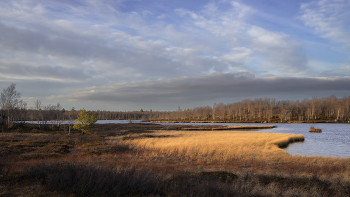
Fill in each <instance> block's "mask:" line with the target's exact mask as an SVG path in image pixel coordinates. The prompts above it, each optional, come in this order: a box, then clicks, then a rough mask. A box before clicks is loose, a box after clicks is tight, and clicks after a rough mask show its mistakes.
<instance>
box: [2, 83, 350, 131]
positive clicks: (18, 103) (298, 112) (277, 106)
mask: <svg viewBox="0 0 350 197" xmlns="http://www.w3.org/2000/svg"><path fill="white" fill-rule="evenodd" d="M15 88H16V85H15V84H11V85H10V86H9V87H8V88H6V89H4V90H3V92H2V93H1V99H0V124H2V125H4V124H6V125H8V127H11V125H12V124H13V123H14V122H17V123H21V122H24V121H36V122H37V123H38V124H39V126H40V125H46V124H47V123H48V121H50V123H51V124H57V125H59V124H61V122H62V121H64V120H66V121H73V120H75V119H77V116H78V114H79V111H77V110H75V109H74V108H72V109H70V110H66V109H64V108H63V107H62V106H61V105H60V103H57V104H55V105H51V104H49V105H46V106H44V105H42V102H41V100H36V101H35V102H34V107H32V108H31V109H27V103H25V102H24V101H23V100H21V99H20V97H21V94H20V93H19V92H18V91H16V89H15ZM90 113H91V114H93V115H95V116H96V117H97V119H99V120H128V119H129V120H135V119H136V120H171V121H222V122H349V120H350V97H349V96H348V97H343V98H337V97H336V96H333V95H332V96H330V97H322V98H318V97H313V98H312V99H304V100H301V101H300V100H296V101H290V100H276V99H274V98H258V99H253V100H251V99H246V100H243V101H240V102H234V103H227V104H225V103H218V104H216V103H215V104H214V105H213V106H201V107H196V108H193V109H185V110H182V109H180V107H179V109H178V110H176V111H152V110H149V111H146V110H143V109H141V110H139V111H128V112H126V111H124V112H123V111H102V110H97V111H90Z"/></svg>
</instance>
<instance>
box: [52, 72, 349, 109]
mask: <svg viewBox="0 0 350 197" xmlns="http://www.w3.org/2000/svg"><path fill="white" fill-rule="evenodd" d="M349 82H350V78H348V77H342V78H294V77H289V78H280V77H272V78H256V77H255V76H254V75H253V74H251V73H247V72H237V73H228V74H223V73H214V74H211V75H206V76H197V77H181V78H175V79H168V80H166V79H160V80H155V81H144V82H140V83H137V82H129V83H117V84H115V85H112V86H100V87H96V86H95V87H90V88H84V89H77V90H75V91H74V92H73V93H72V94H69V95H57V96H55V95H52V96H51V97H50V99H61V100H70V101H75V100H79V101H91V102H94V101H96V102H98V101H103V102H107V103H129V104H130V103H134V104H138V103H148V104H154V103H157V104H174V103H186V102H190V103H191V102H202V101H212V100H215V99H224V98H226V99H227V98H229V99H232V100H234V99H235V98H242V97H261V95H266V96H268V97H274V96H280V95H284V96H292V97H293V98H295V96H296V95H302V97H303V98H304V97H305V95H308V96H314V95H320V93H322V94H326V95H327V96H329V95H331V94H335V93H336V94H346V93H348V92H349V91H350V87H349V86H348V85H347V84H349Z"/></svg>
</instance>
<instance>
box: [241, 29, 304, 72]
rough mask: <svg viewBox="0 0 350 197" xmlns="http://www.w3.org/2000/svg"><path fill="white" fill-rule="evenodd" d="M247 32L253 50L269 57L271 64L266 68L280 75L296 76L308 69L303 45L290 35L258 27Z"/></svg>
mask: <svg viewBox="0 0 350 197" xmlns="http://www.w3.org/2000/svg"><path fill="white" fill-rule="evenodd" d="M247 32H248V34H249V36H250V38H251V39H252V41H251V44H252V47H253V49H254V50H255V51H258V52H261V53H263V54H264V55H265V56H266V57H267V60H268V61H269V63H267V65H266V67H267V68H269V70H271V69H277V70H279V71H280V73H295V74H296V73H298V72H300V70H304V69H306V68H307V58H306V56H305V55H304V54H303V53H302V52H303V46H302V44H301V43H300V42H298V41H296V40H294V39H293V38H291V37H290V36H289V35H287V34H285V33H279V32H270V31H267V30H265V29H262V28H260V27H256V26H252V27H251V28H250V29H249V30H248V31H247ZM267 68H265V69H267Z"/></svg>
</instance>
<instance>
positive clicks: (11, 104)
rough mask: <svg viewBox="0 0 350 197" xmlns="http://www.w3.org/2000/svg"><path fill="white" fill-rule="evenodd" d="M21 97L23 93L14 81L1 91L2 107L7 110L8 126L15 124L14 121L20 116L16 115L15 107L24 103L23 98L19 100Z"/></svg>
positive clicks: (0, 100)
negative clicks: (18, 89)
mask: <svg viewBox="0 0 350 197" xmlns="http://www.w3.org/2000/svg"><path fill="white" fill-rule="evenodd" d="M20 98H21V93H20V92H17V90H16V84H14V83H12V84H11V85H10V86H9V87H8V88H6V89H3V91H2V93H1V98H0V102H1V105H0V106H1V109H2V110H3V111H6V112H7V115H6V116H7V117H6V119H7V125H8V128H10V127H11V126H12V124H13V121H14V120H15V119H16V118H18V117H15V113H14V111H15V109H17V108H19V107H20V106H19V105H24V102H23V101H22V100H19V99H20Z"/></svg>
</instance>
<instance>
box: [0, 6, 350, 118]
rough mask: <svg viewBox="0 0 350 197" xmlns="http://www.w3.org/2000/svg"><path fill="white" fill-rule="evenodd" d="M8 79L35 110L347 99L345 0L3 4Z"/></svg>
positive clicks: (349, 38)
mask: <svg viewBox="0 0 350 197" xmlns="http://www.w3.org/2000/svg"><path fill="white" fill-rule="evenodd" d="M11 83H15V84H16V89H17V91H19V92H20V93H21V94H22V97H21V98H22V99H23V100H24V101H25V102H27V103H28V108H31V107H33V106H34V101H35V100H37V99H39V100H41V101H42V104H43V105H48V104H57V103H60V104H61V106H62V107H64V108H65V109H71V108H72V107H74V108H75V109H81V108H85V109H88V110H110V111H125V110H126V111H132V110H140V109H144V110H150V109H152V110H161V111H168V110H169V111H173V110H177V109H178V107H180V108H181V109H187V108H194V107H199V106H204V105H209V106H212V105H213V104H214V103H220V102H223V103H233V102H239V101H241V100H244V99H254V98H276V99H278V100H303V99H305V98H309V99H310V98H313V97H329V96H331V95H335V96H337V97H340V98H341V97H343V96H350V1H349V0H315V1H313V0H284V1H281V0H236V1H230V0H192V1H188V0H176V1H174V0H6V1H0V88H1V90H2V89H4V88H7V87H8V86H9V85H10V84H11Z"/></svg>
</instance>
